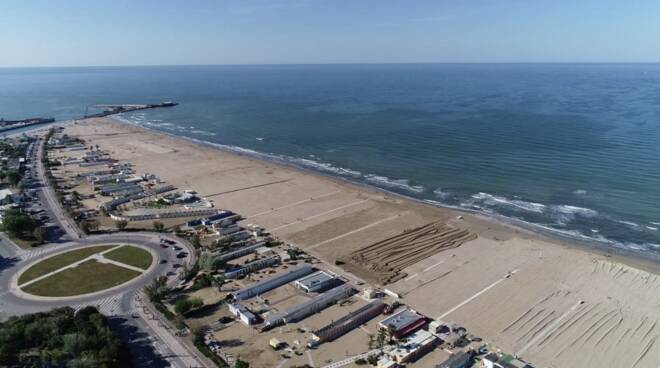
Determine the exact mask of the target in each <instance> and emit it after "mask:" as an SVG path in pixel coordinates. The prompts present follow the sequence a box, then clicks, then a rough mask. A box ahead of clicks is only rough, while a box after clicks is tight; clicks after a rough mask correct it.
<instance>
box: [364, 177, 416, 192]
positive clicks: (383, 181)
mask: <svg viewBox="0 0 660 368" xmlns="http://www.w3.org/2000/svg"><path fill="white" fill-rule="evenodd" d="M364 178H365V180H367V181H368V182H370V183H373V184H376V185H382V186H385V187H388V188H395V189H401V190H405V191H408V192H414V193H421V192H423V191H424V187H423V186H421V185H411V184H410V182H409V181H408V180H407V179H390V178H388V177H386V176H380V175H374V174H368V175H365V176H364Z"/></svg>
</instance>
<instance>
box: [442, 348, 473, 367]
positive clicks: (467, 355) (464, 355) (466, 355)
mask: <svg viewBox="0 0 660 368" xmlns="http://www.w3.org/2000/svg"><path fill="white" fill-rule="evenodd" d="M472 354H473V353H472V352H471V351H461V352H458V353H456V354H453V355H452V356H450V357H449V359H447V360H445V361H444V362H442V363H440V364H439V365H436V366H435V368H467V367H469V366H470V365H471V364H472Z"/></svg>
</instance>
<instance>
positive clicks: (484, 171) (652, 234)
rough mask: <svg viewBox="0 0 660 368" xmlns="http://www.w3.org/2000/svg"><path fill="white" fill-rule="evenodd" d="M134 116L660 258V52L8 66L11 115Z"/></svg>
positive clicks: (5, 77) (3, 76)
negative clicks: (547, 57)
mask: <svg viewBox="0 0 660 368" xmlns="http://www.w3.org/2000/svg"><path fill="white" fill-rule="evenodd" d="M166 100H172V101H176V102H178V103H179V104H180V105H179V106H176V107H173V108H161V109H153V110H145V111H140V112H134V113H128V114H122V115H119V116H117V118H118V119H121V120H124V121H127V122H131V123H134V124H138V125H140V126H143V127H146V128H149V129H153V130H157V131H163V132H167V133H170V134H175V135H178V136H183V137H187V138H189V139H192V140H196V141H199V142H206V143H209V144H213V145H216V146H218V147H219V148H222V149H226V150H232V151H236V152H239V153H242V154H246V155H253V156H258V157H261V158H266V159H272V160H277V161H280V162H286V163H289V164H291V165H295V166H299V167H303V168H307V169H311V170H315V171H318V172H321V173H324V174H328V175H333V176H337V177H341V178H344V179H346V180H350V181H354V182H358V183H362V184H367V185H372V186H375V187H379V188H382V189H384V190H388V191H391V192H395V193H398V194H401V195H405V196H408V197H411V198H414V199H417V200H420V201H424V202H427V203H429V204H434V205H438V206H448V207H454V208H459V209H463V210H466V211H472V212H477V213H481V214H484V215H488V216H492V217H496V218H499V219H504V220H506V221H512V222H514V223H517V224H523V225H525V226H528V227H531V228H535V229H538V230H540V231H542V232H548V233H552V234H556V235H559V236H562V237H570V238H574V239H579V240H582V241H586V242H591V243H593V244H596V245H597V246H601V247H605V248H609V249H612V250H617V249H618V250H626V251H632V252H635V253H639V254H641V255H653V256H654V257H655V256H658V255H660V230H659V229H660V64H361V65H253V66H171V67H170V66H155V67H86V68H19V69H13V68H4V69H0V117H4V118H5V119H19V118H28V117H36V116H43V117H48V116H52V117H54V118H56V119H58V120H67V119H75V118H79V117H81V116H82V115H84V114H85V113H91V112H95V111H98V109H96V108H94V105H96V104H119V103H155V102H161V101H166Z"/></svg>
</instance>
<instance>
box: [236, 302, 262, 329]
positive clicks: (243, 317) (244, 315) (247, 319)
mask: <svg viewBox="0 0 660 368" xmlns="http://www.w3.org/2000/svg"><path fill="white" fill-rule="evenodd" d="M229 312H230V313H231V314H233V315H234V316H236V318H238V319H239V320H240V321H241V322H243V324H245V325H246V326H252V325H253V324H255V323H256V322H257V316H255V315H254V313H252V312H250V311H249V310H248V309H247V308H245V306H244V305H242V304H240V303H231V304H229Z"/></svg>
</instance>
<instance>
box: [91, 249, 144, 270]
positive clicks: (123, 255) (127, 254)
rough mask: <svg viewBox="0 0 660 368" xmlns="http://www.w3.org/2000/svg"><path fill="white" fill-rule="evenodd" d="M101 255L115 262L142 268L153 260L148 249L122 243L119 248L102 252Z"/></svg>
mask: <svg viewBox="0 0 660 368" xmlns="http://www.w3.org/2000/svg"><path fill="white" fill-rule="evenodd" d="M103 257H104V258H108V259H111V260H113V261H116V262H120V263H125V264H127V265H129V266H133V267H138V268H141V269H143V270H146V269H147V268H149V266H151V263H152V262H153V257H152V256H151V253H150V252H149V251H146V250H144V249H142V248H138V247H134V246H130V245H124V246H122V247H121V248H117V249H113V250H111V251H109V252H108V253H104V254H103Z"/></svg>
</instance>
